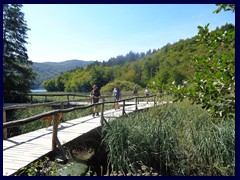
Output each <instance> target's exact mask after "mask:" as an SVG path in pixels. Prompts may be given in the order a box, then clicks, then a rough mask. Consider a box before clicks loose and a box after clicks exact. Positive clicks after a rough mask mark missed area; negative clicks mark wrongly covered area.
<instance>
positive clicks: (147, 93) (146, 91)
mask: <svg viewBox="0 0 240 180" xmlns="http://www.w3.org/2000/svg"><path fill="white" fill-rule="evenodd" d="M149 94H150V91H149V89H148V87H146V89H145V97H146V101H147V104H148V97H149Z"/></svg>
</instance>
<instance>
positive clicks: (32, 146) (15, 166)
mask: <svg viewBox="0 0 240 180" xmlns="http://www.w3.org/2000/svg"><path fill="white" fill-rule="evenodd" d="M152 106H154V103H153V102H149V103H148V104H147V103H146V102H140V103H139V104H138V109H139V110H140V109H145V108H149V107H152ZM134 111H135V105H131V106H126V107H125V112H126V113H127V114H128V113H131V112H134ZM121 115H122V108H120V109H118V110H114V109H112V110H107V111H105V112H104V117H105V119H106V120H109V119H113V118H116V117H119V116H121ZM100 125H101V124H100V116H97V117H93V116H92V115H89V116H85V117H81V118H78V119H74V120H70V121H66V122H64V123H62V124H61V125H60V126H59V127H58V138H59V141H60V143H61V144H62V145H63V144H65V143H67V142H69V141H72V140H73V139H75V138H77V137H79V136H81V135H82V134H84V133H87V132H89V131H90V130H92V129H94V128H96V127H99V126H100ZM51 151H52V126H50V127H48V128H43V129H39V130H36V131H33V132H29V133H26V134H22V135H19V136H15V137H12V138H9V139H7V140H3V175H4V176H9V175H12V174H14V173H15V172H17V171H18V170H19V169H20V168H22V167H25V166H27V165H28V164H30V163H31V162H33V161H35V160H36V159H39V158H40V157H42V156H44V155H46V154H48V153H49V152H51Z"/></svg>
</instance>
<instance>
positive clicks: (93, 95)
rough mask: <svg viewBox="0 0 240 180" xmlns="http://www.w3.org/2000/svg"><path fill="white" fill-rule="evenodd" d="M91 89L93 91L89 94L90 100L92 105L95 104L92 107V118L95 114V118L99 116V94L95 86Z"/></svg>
mask: <svg viewBox="0 0 240 180" xmlns="http://www.w3.org/2000/svg"><path fill="white" fill-rule="evenodd" d="M92 88H93V90H92V91H91V93H90V98H91V99H92V103H93V104H95V105H94V107H93V117H94V116H95V113H96V114H97V116H98V115H99V112H98V109H97V103H98V102H99V99H100V96H101V93H100V90H99V89H98V87H97V85H96V84H94V85H93V86H92Z"/></svg>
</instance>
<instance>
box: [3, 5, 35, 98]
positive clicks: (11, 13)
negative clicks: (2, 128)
mask: <svg viewBox="0 0 240 180" xmlns="http://www.w3.org/2000/svg"><path fill="white" fill-rule="evenodd" d="M21 8H22V5H20V4H4V5H3V45H4V47H3V87H4V101H5V102H7V101H8V102H9V101H14V100H16V99H13V98H14V96H13V94H14V93H27V92H29V90H30V89H31V87H32V86H33V84H34V83H33V81H34V79H35V74H34V73H33V71H32V69H31V68H30V65H32V62H31V61H29V60H28V55H27V49H26V47H25V44H26V43H27V41H26V39H27V31H28V30H29V28H28V27H27V24H26V21H25V20H24V13H22V12H21Z"/></svg>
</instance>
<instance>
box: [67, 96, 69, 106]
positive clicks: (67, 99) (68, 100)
mask: <svg viewBox="0 0 240 180" xmlns="http://www.w3.org/2000/svg"><path fill="white" fill-rule="evenodd" d="M67 100H68V106H69V95H67Z"/></svg>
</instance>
